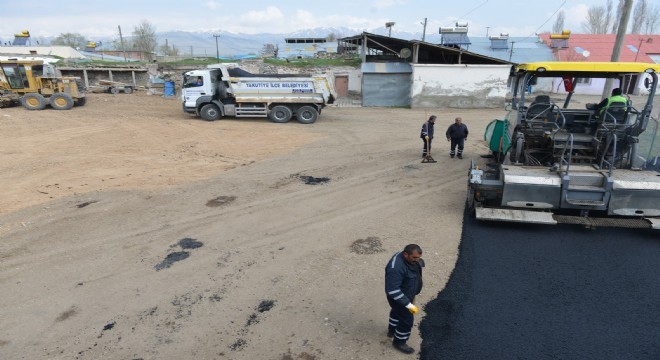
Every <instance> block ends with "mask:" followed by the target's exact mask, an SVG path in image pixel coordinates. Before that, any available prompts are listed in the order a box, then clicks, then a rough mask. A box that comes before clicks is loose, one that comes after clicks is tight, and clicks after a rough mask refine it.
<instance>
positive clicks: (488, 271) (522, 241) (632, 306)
mask: <svg viewBox="0 0 660 360" xmlns="http://www.w3.org/2000/svg"><path fill="white" fill-rule="evenodd" d="M464 218H465V220H464V224H463V236H462V240H461V244H460V248H459V256H458V260H457V263H456V267H455V269H454V271H453V273H452V274H451V277H450V279H449V281H448V283H447V286H446V287H445V289H444V290H442V291H441V292H440V293H439V294H438V297H437V298H436V299H434V300H432V301H431V302H429V303H428V304H427V305H426V307H425V311H426V317H425V318H424V320H423V321H422V322H421V324H420V332H421V336H422V345H421V349H420V359H428V360H431V359H434V360H435V359H660V231H658V230H655V231H654V230H647V229H644V230H639V229H612V228H599V229H596V230H588V229H585V228H583V227H579V226H575V225H554V226H553V225H530V224H512V223H491V222H481V221H477V220H475V219H474V218H473V217H472V216H465V217H464ZM432 269H433V264H431V263H427V267H426V272H425V276H431V274H432V273H433V270H432ZM427 274H428V275H427Z"/></svg>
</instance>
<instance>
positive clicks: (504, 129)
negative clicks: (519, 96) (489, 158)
mask: <svg viewBox="0 0 660 360" xmlns="http://www.w3.org/2000/svg"><path fill="white" fill-rule="evenodd" d="M484 140H485V141H486V142H487V143H488V148H489V149H490V151H492V152H493V153H501V154H506V153H507V151H509V149H510V148H511V137H510V136H509V120H499V119H495V120H493V121H491V122H490V123H489V124H488V126H486V132H485V133H484Z"/></svg>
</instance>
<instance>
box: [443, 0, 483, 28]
mask: <svg viewBox="0 0 660 360" xmlns="http://www.w3.org/2000/svg"><path fill="white" fill-rule="evenodd" d="M487 2H488V0H486V1H484V2H482V3H481V4H479V5H477V7H475V8H474V9H472V10H470V11H468V12H467V13H465V14H463V15H461V16H459V17H458V18H456V21H458V20H461V19H462V18H464V17H466V16H468V15H470V14H472V13H473V12H474V11H475V10H477V9H478V8H480V7H482V6H484V5H486V3H487ZM447 26H451V24H449V25H447Z"/></svg>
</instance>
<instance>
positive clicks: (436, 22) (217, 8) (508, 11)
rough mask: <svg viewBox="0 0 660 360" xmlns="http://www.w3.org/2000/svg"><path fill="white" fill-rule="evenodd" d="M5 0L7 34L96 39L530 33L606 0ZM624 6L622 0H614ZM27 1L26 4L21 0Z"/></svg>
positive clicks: (1, 31) (569, 21)
mask: <svg viewBox="0 0 660 360" xmlns="http://www.w3.org/2000/svg"><path fill="white" fill-rule="evenodd" d="M8 2H9V0H0V4H4V6H2V13H1V15H0V19H1V20H0V39H4V40H11V39H13V34H14V33H16V32H19V31H21V30H24V29H25V30H29V31H30V33H31V34H32V36H33V37H40V36H57V35H59V34H61V33H66V32H74V33H80V34H82V35H83V36H85V37H86V38H88V39H90V40H93V39H94V38H95V37H99V36H103V37H108V36H111V37H114V36H117V35H118V32H117V26H118V25H121V27H122V32H123V33H124V34H126V35H130V33H131V32H132V31H133V29H134V27H135V26H136V25H138V24H139V23H140V22H141V21H142V20H145V19H146V20H148V21H149V22H150V23H151V24H152V25H154V27H155V28H156V31H157V32H161V31H170V30H183V31H217V30H223V31H230V32H234V33H247V34H255V33H288V32H293V31H296V30H301V29H310V28H316V27H348V28H352V29H358V30H367V29H375V28H378V27H382V28H384V25H385V23H386V22H390V21H392V22H395V23H396V24H395V25H394V27H393V29H392V35H395V34H396V32H397V31H407V32H420V33H421V31H422V28H423V26H422V24H421V23H422V22H423V21H424V18H427V19H428V25H427V34H435V33H437V32H438V28H439V27H440V26H453V25H454V24H455V22H456V21H461V22H467V23H468V26H469V33H470V34H471V35H473V36H485V35H486V32H487V31H488V34H489V35H494V34H499V33H509V34H510V35H511V36H528V35H533V34H534V33H537V32H542V31H550V30H551V29H552V25H553V24H554V21H555V18H556V12H557V11H558V10H560V9H563V10H564V11H565V12H566V21H565V24H566V26H565V27H566V28H568V29H570V30H571V31H573V32H575V33H580V32H582V26H581V24H582V22H583V21H584V20H585V17H586V14H587V9H588V8H589V6H592V5H604V4H605V3H606V0H542V1H540V0H534V1H529V0H527V1H522V0H460V1H456V0H452V1H446V0H425V1H421V0H334V1H327V0H326V1H318V0H312V1H304V0H295V1H294V0H278V1H274V0H270V1H264V0H243V1H236V0H233V1H221V0H177V1H174V0H132V1H128V0H112V1H95V0H86V1H83V0H66V1H43V0H21V1H20V2H15V4H14V5H13V6H7V5H8ZM614 3H615V5H616V3H617V2H616V1H614ZM19 4H20V5H19Z"/></svg>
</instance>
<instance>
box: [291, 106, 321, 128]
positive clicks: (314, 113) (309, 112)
mask: <svg viewBox="0 0 660 360" xmlns="http://www.w3.org/2000/svg"><path fill="white" fill-rule="evenodd" d="M318 117H319V112H318V110H316V109H315V108H314V107H312V106H303V107H301V108H300V109H298V111H297V112H296V118H297V119H298V122H299V123H301V124H312V123H313V122H315V121H316V119H318Z"/></svg>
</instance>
